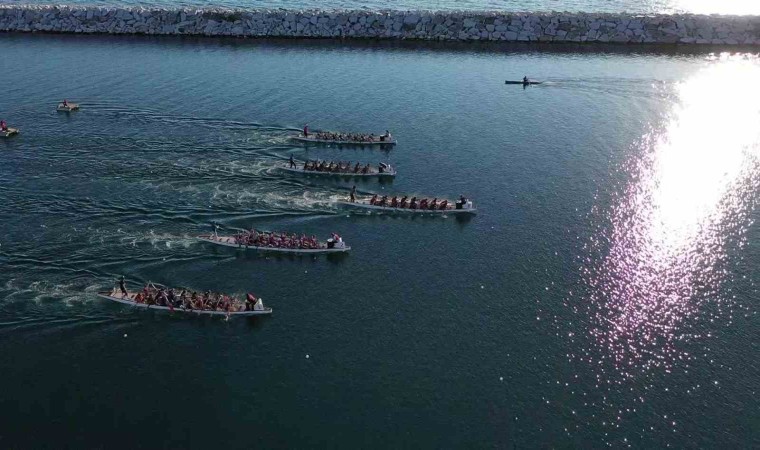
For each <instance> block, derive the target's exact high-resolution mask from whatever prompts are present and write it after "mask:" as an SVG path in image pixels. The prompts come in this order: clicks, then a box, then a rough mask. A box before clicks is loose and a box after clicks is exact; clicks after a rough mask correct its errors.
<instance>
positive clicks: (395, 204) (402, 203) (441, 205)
mask: <svg viewBox="0 0 760 450" xmlns="http://www.w3.org/2000/svg"><path fill="white" fill-rule="evenodd" d="M349 197H350V200H351V202H352V203H353V202H356V186H354V187H352V188H351V193H350V194H349ZM466 203H467V198H465V196H464V195H462V196H460V197H459V201H458V202H456V204H455V205H456V209H462V208H463V207H464V205H465V204H466ZM369 204H370V205H372V206H382V207H387V208H403V209H423V210H429V211H436V210H440V211H443V210H446V209H449V208H450V206H449V201H448V200H445V199H444V200H440V201H439V200H438V198H437V197H436V198H434V199H433V200H428V199H426V198H423V199H420V200H419V201H417V197H412V198H411V200H409V196H407V195H405V196H403V197H401V198H400V199H399V198H398V196H395V195H394V196H393V197H392V198H391V199H390V200H388V196H387V195H383V196H382V197H380V198H378V195H377V194H375V195H373V196H372V198H370V199H369Z"/></svg>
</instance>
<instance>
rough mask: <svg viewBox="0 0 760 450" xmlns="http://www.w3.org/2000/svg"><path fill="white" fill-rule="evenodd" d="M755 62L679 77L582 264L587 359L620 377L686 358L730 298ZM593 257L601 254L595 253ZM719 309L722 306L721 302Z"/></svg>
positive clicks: (747, 191)
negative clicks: (703, 325) (704, 320)
mask: <svg viewBox="0 0 760 450" xmlns="http://www.w3.org/2000/svg"><path fill="white" fill-rule="evenodd" d="M757 80H760V61H759V60H758V59H757V58H756V57H752V58H749V57H746V56H734V57H730V56H722V57H720V58H716V61H714V62H713V63H711V65H710V66H708V67H707V68H705V69H703V70H702V71H700V72H698V73H697V74H695V75H694V76H693V77H692V78H690V79H688V80H686V81H685V82H683V83H682V84H680V85H678V86H677V89H676V91H677V96H678V99H679V104H678V106H676V107H675V108H674V110H673V111H672V114H671V115H670V118H669V120H668V121H667V123H666V125H665V127H664V128H663V131H662V132H661V133H653V134H652V135H650V136H646V137H645V139H644V141H645V142H646V143H647V147H648V149H647V150H645V152H644V153H645V154H644V155H643V156H638V157H636V158H635V159H634V160H632V161H630V162H629V164H628V165H627V166H626V167H624V170H625V171H626V172H627V173H629V174H630V175H631V177H632V180H631V181H630V182H629V184H628V186H627V187H626V188H625V189H624V190H623V191H622V192H621V193H620V195H619V197H618V199H617V201H616V202H615V203H616V206H615V207H613V208H612V210H611V211H610V212H609V215H608V220H609V222H610V223H609V225H608V227H605V228H603V229H602V230H601V231H600V233H599V235H598V236H597V237H596V238H595V239H594V240H593V242H592V243H591V244H590V251H591V252H592V253H594V252H597V253H598V254H597V255H596V257H593V258H590V259H589V260H587V261H589V262H590V263H591V264H590V265H586V266H585V267H584V269H583V270H584V271H585V273H584V280H585V283H586V284H587V288H588V290H587V295H588V298H587V299H586V300H587V303H586V307H587V308H589V313H590V315H591V317H590V318H591V320H592V322H593V326H592V328H591V331H590V332H591V335H592V339H593V342H594V344H593V346H594V347H596V350H594V349H587V355H586V357H587V359H588V360H589V362H592V363H598V362H600V361H601V360H603V359H607V360H608V361H610V362H612V364H613V366H614V367H613V368H612V370H615V371H617V372H618V373H619V374H622V375H624V376H625V377H630V376H632V375H633V373H634V372H637V371H641V370H646V369H648V368H651V367H654V366H657V367H664V368H666V369H670V368H671V366H672V364H673V363H674V361H675V360H676V359H679V358H680V359H683V356H684V355H683V354H680V353H679V349H678V348H677V347H676V343H677V342H679V341H682V340H684V339H688V338H689V337H692V334H691V333H693V331H692V327H693V325H694V323H695V322H694V321H687V319H689V318H698V317H699V316H702V315H704V314H705V312H704V311H703V308H701V306H702V304H703V303H704V302H705V301H710V302H712V303H715V304H718V307H719V306H720V305H719V303H720V302H722V301H723V297H722V296H721V286H722V284H723V283H724V282H725V281H727V280H726V278H727V277H728V276H729V275H728V274H729V271H728V269H727V266H726V263H727V261H728V260H729V258H728V256H729V254H728V253H727V247H728V245H729V244H730V243H732V242H736V241H740V240H741V239H742V238H743V236H744V234H745V232H746V229H747V227H748V226H749V219H748V213H749V211H750V210H751V208H752V206H753V204H754V201H755V195H756V189H757V187H758V180H760V177H759V176H758V175H759V173H760V170H759V169H758V156H760V153H759V152H760V126H758V125H759V124H760V85H758V83H757ZM594 261H595V262H594ZM718 309H720V308H718Z"/></svg>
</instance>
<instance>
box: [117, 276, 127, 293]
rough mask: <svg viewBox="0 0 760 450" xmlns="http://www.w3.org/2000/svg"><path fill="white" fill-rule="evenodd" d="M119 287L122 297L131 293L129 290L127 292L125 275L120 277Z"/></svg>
mask: <svg viewBox="0 0 760 450" xmlns="http://www.w3.org/2000/svg"><path fill="white" fill-rule="evenodd" d="M119 289H121V296H122V298H123V297H126V296H128V295H129V292H127V287H126V286H125V282H124V275H122V276H121V278H119Z"/></svg>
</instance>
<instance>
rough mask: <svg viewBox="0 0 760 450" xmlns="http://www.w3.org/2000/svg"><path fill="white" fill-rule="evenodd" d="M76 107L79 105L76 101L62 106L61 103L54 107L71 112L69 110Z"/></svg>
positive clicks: (73, 109) (74, 109)
mask: <svg viewBox="0 0 760 450" xmlns="http://www.w3.org/2000/svg"><path fill="white" fill-rule="evenodd" d="M78 109H79V105H77V104H76V103H69V104H68V106H63V103H61V104H59V105H58V107H57V108H56V111H60V112H71V111H76V110H78Z"/></svg>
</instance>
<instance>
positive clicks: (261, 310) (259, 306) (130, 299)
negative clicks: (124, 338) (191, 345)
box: [98, 288, 272, 316]
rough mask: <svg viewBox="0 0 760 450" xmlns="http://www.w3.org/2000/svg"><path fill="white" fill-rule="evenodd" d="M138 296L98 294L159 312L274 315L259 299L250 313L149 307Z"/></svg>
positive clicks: (112, 292)
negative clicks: (140, 301)
mask: <svg viewBox="0 0 760 450" xmlns="http://www.w3.org/2000/svg"><path fill="white" fill-rule="evenodd" d="M136 296H137V292H130V293H128V294H127V295H126V296H122V294H121V293H120V292H119V291H118V289H116V288H114V289H113V290H112V291H101V292H98V297H102V298H105V299H108V300H111V301H114V302H117V303H122V304H125V305H129V306H133V307H135V308H142V309H155V310H159V311H170V312H179V313H187V314H199V315H206V316H227V315H229V316H261V315H266V314H272V308H269V307H267V306H264V302H263V301H262V300H261V299H260V298H259V299H257V300H256V303H255V304H254V306H253V309H252V310H249V311H229V312H228V311H216V310H214V311H212V310H207V309H185V308H181V307H180V308H169V307H168V306H158V305H148V304H145V303H137V302H136V301H135V297H136Z"/></svg>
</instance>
